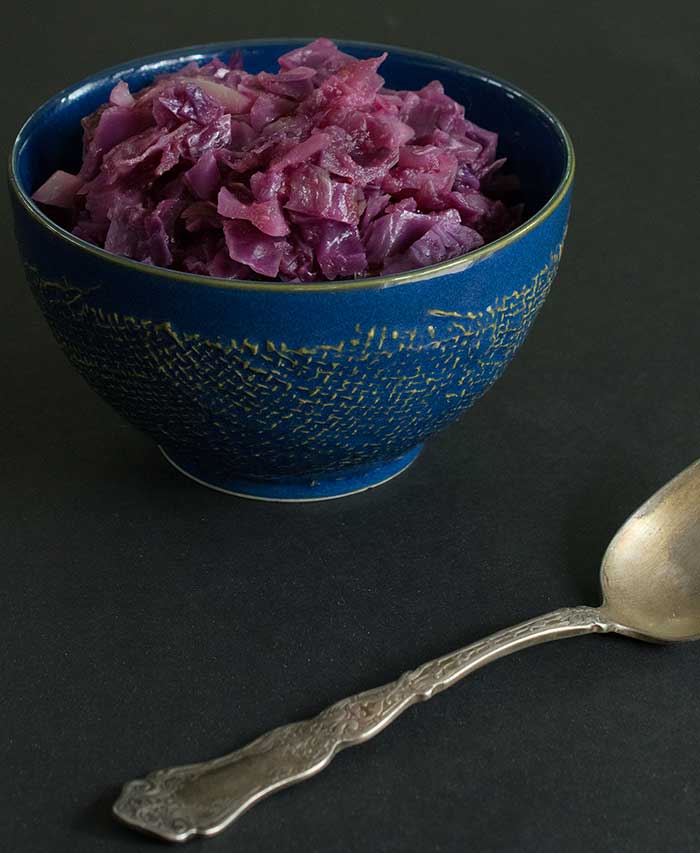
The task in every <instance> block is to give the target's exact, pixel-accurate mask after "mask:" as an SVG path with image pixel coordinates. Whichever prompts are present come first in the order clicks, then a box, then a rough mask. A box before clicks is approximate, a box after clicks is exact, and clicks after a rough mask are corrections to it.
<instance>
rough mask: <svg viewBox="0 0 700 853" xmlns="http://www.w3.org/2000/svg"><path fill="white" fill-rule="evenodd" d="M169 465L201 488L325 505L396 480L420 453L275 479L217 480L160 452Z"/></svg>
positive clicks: (184, 459)
mask: <svg viewBox="0 0 700 853" xmlns="http://www.w3.org/2000/svg"><path fill="white" fill-rule="evenodd" d="M159 449H160V452H161V453H162V454H163V456H164V457H165V458H166V459H167V460H168V462H169V463H170V464H171V465H172V466H173V468H175V469H176V470H177V471H179V472H180V473H181V474H184V475H185V476H186V477H189V478H190V480H194V481H195V482H196V483H199V484H200V485H202V486H207V487H208V488H210V489H215V490H216V491H217V492H224V493H225V494H227V495H235V496H236V497H239V498H251V499H252V500H259V501H281V502H284V501H292V502H300V501H325V500H330V499H331V498H342V497H345V496H346V495H354V494H356V493H357V492H364V491H365V490H366V489H373V488H374V487H375V486H381V485H382V484H383V483H386V482H388V481H389V480H392V479H393V478H394V477H397V476H398V475H399V474H401V473H402V472H403V471H405V470H406V468H408V466H409V465H410V464H411V463H412V462H413V461H414V460H415V459H416V458H417V457H418V454H419V453H420V452H421V450H422V449H423V445H422V444H419V445H417V446H416V447H412V448H411V449H410V450H408V451H407V452H406V453H402V454H401V456H397V457H396V458H395V459H391V460H390V461H389V462H380V463H370V464H364V465H358V466H357V467H355V468H346V469H344V470H343V471H335V472H331V473H329V474H319V475H317V476H315V477H313V478H312V477H310V476H308V475H307V476H303V477H279V478H276V479H264V478H260V479H257V478H255V479H253V478H245V477H221V476H217V473H216V470H215V468H214V467H207V465H206V464H205V463H204V464H203V463H202V462H201V460H196V461H195V460H194V459H192V458H189V457H188V456H186V455H184V454H179V453H178V452H177V451H173V450H167V451H166V450H164V449H163V448H162V447H160V448H159Z"/></svg>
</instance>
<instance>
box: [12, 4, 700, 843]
mask: <svg viewBox="0 0 700 853" xmlns="http://www.w3.org/2000/svg"><path fill="white" fill-rule="evenodd" d="M2 26H3V38H2V42H3V50H2V53H1V56H2V59H1V60H0V62H1V63H2V80H3V83H2V93H3V95H2V107H1V110H0V114H1V121H2V134H1V137H2V144H3V146H4V147H5V148H7V147H8V146H9V143H10V141H11V138H12V136H13V135H14V133H15V131H16V129H17V128H18V126H19V124H20V123H21V121H22V120H23V118H24V117H25V116H26V115H27V114H28V113H29V112H30V111H31V110H32V109H33V108H34V107H36V106H37V105H38V104H39V103H40V102H41V101H43V100H44V99H45V98H47V97H48V96H50V95H51V94H53V93H54V92H55V91H56V90H58V89H59V88H61V87H62V86H64V85H66V84H68V83H71V82H73V81H74V80H76V79H78V78H80V77H83V76H85V75H87V74H89V73H92V72H94V71H96V70H98V69H100V68H102V67H105V66H108V65H112V64H114V63H117V62H120V61H122V60H124V59H127V58H130V57H133V56H139V55H143V54H147V53H150V52H154V51H157V50H161V49H164V48H168V47H175V46H178V45H185V44H191V43H197V42H205V41H214V40H221V39H226V38H228V37H231V38H244V37H255V36H258V37H262V36H283V35H292V34H301V35H305V34H309V35H313V34H328V35H335V36H338V37H342V36H345V37H351V38H358V39H368V40H373V41H385V42H390V43H396V44H403V45H409V46H412V47H416V48H423V49H426V50H429V51H433V52H437V53H442V54H445V55H447V56H451V57H454V58H456V59H460V60H464V61H466V62H468V63H470V64H473V65H476V66H480V67H483V68H486V69H488V70H490V71H492V72H494V73H495V74H497V75H499V76H502V77H505V78H506V79H510V80H512V81H514V82H515V83H517V84H519V85H520V86H522V87H523V88H525V89H526V90H528V91H530V92H532V93H533V94H535V95H536V96H537V97H539V98H540V99H541V100H542V101H544V102H545V103H546V104H547V105H548V106H549V107H551V108H552V109H553V110H554V112H555V113H557V114H558V115H559V117H560V118H561V119H562V120H563V121H564V123H565V124H566V125H567V127H568V129H569V130H570V132H571V134H572V136H573V139H574V143H575V145H576V149H577V154H578V171H577V177H576V186H575V191H574V208H573V216H572V221H571V227H570V229H569V238H568V243H567V247H566V251H565V253H564V259H563V263H562V266H561V271H560V274H559V277H558V279H557V282H556V284H555V286H554V288H553V290H552V293H551V295H550V296H549V299H548V301H547V303H546V304H545V306H544V309H543V310H542V313H541V315H540V317H539V319H538V320H537V322H536V323H535V326H534V328H533V331H532V333H531V335H530V336H529V338H528V340H527V341H526V343H525V344H524V346H523V347H522V350H521V351H520V352H519V353H518V355H517V356H516V358H515V361H514V363H513V364H512V366H511V367H510V368H509V369H508V371H507V373H506V375H505V376H504V377H503V379H501V380H500V381H499V382H498V383H497V384H496V386H495V388H494V389H493V390H492V391H490V392H489V394H488V395H487V396H486V397H485V398H484V399H483V400H482V401H480V402H479V403H478V404H477V405H476V406H475V408H474V409H473V410H472V411H470V412H469V413H467V415H466V416H465V417H463V418H462V420H461V421H460V422H459V423H457V424H456V425H454V426H452V427H451V428H450V429H448V430H447V431H446V432H444V433H443V434H441V435H440V436H438V437H437V438H435V439H434V440H433V441H431V442H430V443H429V445H428V448H427V450H426V451H425V453H424V454H423V455H422V457H421V458H420V460H419V461H418V462H417V463H416V465H414V467H413V468H411V469H410V470H409V471H408V472H407V473H406V474H404V475H403V476H401V477H400V478H398V479H397V480H395V481H394V482H392V483H390V484H388V485H386V486H383V487H382V488H380V489H377V490H375V491H371V492H369V493H365V494H364V495H359V496H355V497H350V498H346V499H343V500H340V501H331V502H327V503H319V504H306V505H274V504H261V503H257V502H249V501H244V500H239V499H236V498H227V497H224V496H222V495H220V494H217V493H215V492H211V491H208V490H206V489H204V488H201V487H199V486H196V485H195V484H193V483H191V482H189V481H187V480H185V479H184V478H181V477H180V476H179V475H178V474H176V473H175V472H174V471H172V470H171V469H170V468H168V467H167V466H166V464H165V463H164V461H163V460H162V458H161V457H160V456H159V454H158V452H157V450H156V448H155V447H154V446H153V445H152V444H151V443H150V442H149V440H147V439H146V438H144V437H143V436H141V435H140V434H139V433H137V432H136V431H135V430H134V429H132V428H131V427H130V426H127V425H126V424H125V423H123V422H122V421H121V420H120V419H119V418H118V417H117V415H115V414H114V413H113V412H112V411H111V409H109V408H108V407H107V406H106V404H104V403H102V402H101V401H100V400H99V399H98V398H97V397H96V396H95V395H94V394H93V393H92V392H91V391H90V390H89V389H88V387H87V386H86V385H85V384H84V383H83V381H82V380H81V379H80V378H79V377H78V376H77V375H76V374H74V373H73V371H72V370H71V369H70V368H69V366H68V364H67V362H66V360H65V359H64V357H63V356H62V354H61V353H60V351H59V349H58V347H57V345H56V344H55V342H54V341H53V339H52V338H51V335H50V333H49V331H48V328H47V326H46V325H45V323H44V320H43V319H42V317H41V316H40V314H39V311H38V309H37V308H36V307H35V305H34V304H33V302H32V300H31V298H30V295H29V293H28V290H27V288H26V286H25V284H24V280H23V276H22V272H21V268H20V263H19V260H18V257H17V253H16V249H15V246H14V244H13V240H12V237H11V236H10V235H11V227H10V221H9V211H8V204H7V199H6V198H2V206H1V210H0V215H1V216H2V228H3V233H4V234H5V239H4V240H2V242H0V253H1V256H0V258H1V261H2V270H3V277H2V288H1V290H0V299H1V300H2V303H1V305H2V308H1V314H0V324H1V325H0V348H1V350H0V363H1V364H2V372H1V375H0V383H1V386H0V398H1V399H2V404H1V405H0V435H1V438H2V441H1V442H0V458H1V460H2V464H1V466H0V472H1V475H2V487H1V489H0V501H1V503H0V551H1V557H0V566H1V571H2V592H1V593H0V626H1V627H0V632H1V636H0V677H1V678H2V688H1V692H0V732H1V734H0V750H1V753H0V850H2V851H8V853H9V851H12V853H15V852H16V851H17V853H25V851H26V853H61V852H62V851H70V853H83V851H90V853H101V851H110V853H112V851H113V853H121V851H125V853H126V851H136V850H139V851H155V850H158V849H166V848H165V846H164V845H163V844H162V843H161V842H157V841H153V840H149V839H147V838H146V837H142V836H139V835H137V834H136V833H133V832H131V831H130V830H128V829H126V828H123V827H121V826H120V825H118V824H117V823H116V822H115V821H113V819H112V818H111V817H110V807H111V804H112V802H113V800H114V798H115V796H116V794H117V792H118V789H119V786H120V785H121V783H122V782H124V781H125V780H127V779H130V778H133V777H135V776H139V775H142V774H143V773H145V772H146V771H148V770H151V769H154V768H157V767H161V766H167V765H169V764H178V763H184V762H189V761H194V760H199V759H203V758H207V757H211V756H215V755H217V754H220V753H222V752H226V751H228V750H230V749H232V748H235V747H237V746H240V745H243V744H244V743H246V742H247V741H248V740H250V739H251V738H253V737H254V736H256V735H258V734H260V733H262V732H264V731H265V730H267V729H269V728H270V727H273V726H276V725H279V724H281V723H284V722H288V721H291V720H294V719H298V718H302V717H305V716H308V715H311V714H314V713H316V712H317V711H319V710H320V709H322V708H323V707H324V706H325V705H326V704H328V703H330V702H332V701H334V700H336V699H339V698H341V697H343V696H345V695H348V694H350V693H353V692H356V691H358V690H361V689H365V688H368V687H372V686H375V685H377V684H381V683H382V682H384V681H388V680H390V679H392V678H394V677H396V676H397V675H398V674H400V673H401V672H402V671H404V670H406V669H408V668H411V667H414V666H416V665H417V664H418V663H420V662H422V661H423V660H425V659H427V658H429V657H431V656H435V655H438V654H441V653H444V652H447V651H449V650H451V649H453V648H455V647H458V646H460V645H463V644H466V643H468V642H471V641H472V640H475V639H477V638H479V637H481V636H483V635H484V634H487V633H490V632H492V631H494V630H496V629H498V628H501V627H504V626H507V625H509V624H512V623H513V622H517V621H520V620H523V619H525V618H528V617H530V616H534V615H536V614H538V613H541V612H544V611H547V610H548V609H552V608H555V607H558V606H562V605H565V604H581V603H592V604H593V603H596V600H597V572H598V564H599V560H600V557H601V554H602V552H603V550H604V548H605V545H606V543H607V541H608V539H609V538H610V537H611V535H612V534H613V533H614V531H615V529H616V528H617V527H618V525H619V524H620V523H621V522H622V521H623V520H624V518H625V517H626V516H627V515H628V514H629V512H631V511H632V510H633V509H634V508H635V507H636V506H637V505H638V504H639V503H641V502H642V501H643V500H644V499H645V498H646V497H647V496H648V495H650V494H651V493H652V492H653V491H654V490H655V489H656V488H657V487H658V486H660V485H661V484H662V483H663V482H665V481H666V480H667V479H668V478H670V477H671V476H672V475H673V474H675V473H676V472H677V471H679V470H680V469H681V468H683V467H684V466H685V465H687V464H688V463H689V462H691V461H692V460H693V459H694V458H695V457H697V456H698V455H700V430H699V427H700V422H699V417H698V416H699V413H700V406H699V405H698V404H699V402H700V401H699V399H698V398H699V390H698V389H699V387H700V383H699V379H700V377H699V375H698V374H699V370H698V365H699V364H700V340H699V334H698V328H699V324H700V300H699V298H698V287H699V281H698V273H697V228H698V165H697V164H698V141H697V140H698V136H699V134H700V123H699V120H698V100H699V96H700V60H699V55H698V49H697V36H698V29H699V27H700V13H699V12H698V11H697V6H694V7H693V6H691V4H690V3H688V4H687V6H683V5H681V4H680V3H679V2H674V1H673V0H671V2H666V3H664V4H658V3H648V4H644V5H642V4H640V3H639V2H634V0H629V2H617V3H609V2H602V0H590V2H587V3H582V4H573V3H572V4H566V3H563V2H561V0H560V2H546V0H535V2H522V3H515V2H510V3H508V2H503V0H489V2H484V3H477V4H470V3H467V2H463V1H462V0H461V1H460V2H458V3H451V4H447V3H444V2H443V3H428V2H425V0H420V2H418V0H403V2H398V0H391V2H383V3H382V2H380V1H379V2H378V0H354V2H353V3H338V4H335V3H332V2H323V3H321V2H319V0H307V2H306V3H305V4H303V5H302V4H299V5H298V6H297V8H294V7H293V5H286V6H283V4H282V3H281V2H278V0H277V2H276V0H254V2H250V3H223V2H221V0H199V1H198V2H196V3H191V2H182V0H168V2H165V0H145V2H136V0H120V2H119V3H112V4H106V3H100V2H99V0H73V2H71V3H55V2H53V0H51V2H48V1H47V0H41V2H39V0H37V2H33V3H16V4H12V6H11V8H8V9H6V11H5V12H4V13H3V23H2ZM699 668H700V645H698V646H693V645H689V646H678V647H663V648H662V647H652V646H644V645H642V644H639V643H635V642H632V641H630V640H624V639H620V638H588V639H579V640H572V641H569V642H567V643H555V644H552V645H548V646H543V647H540V648H539V649H535V650H530V651H526V652H523V653H522V654H520V655H517V656H515V657H511V658H508V659H506V660H503V661H501V662H499V663H497V664H495V665H494V666H491V667H488V668H487V669H484V670H481V671H479V672H478V673H476V674H475V675H473V676H472V677H471V678H469V679H467V681H466V682H464V683H463V684H462V685H460V686H459V687H456V688H454V689H453V690H451V691H449V692H448V693H445V694H443V695H441V696H440V697H438V698H437V699H435V700H434V701H432V702H430V703H428V704H427V705H421V706H418V707H416V708H413V709H411V710H410V711H408V712H407V713H406V714H405V716H404V717H403V718H402V719H401V720H400V721H399V722H398V723H397V724H396V725H395V726H393V727H392V728H391V729H390V730H389V731H387V732H386V733H385V734H383V735H382V736H381V737H379V738H377V739H376V740H374V741H372V742H371V743H369V744H367V745H366V746H364V747H362V748H361V749H355V750H350V751H348V752H346V753H343V755H341V756H340V757H339V758H338V759H337V760H336V761H335V762H334V763H333V765H332V766H331V767H330V768H328V770H326V771H325V772H324V773H323V774H322V775H321V776H320V777H318V778H317V779H315V780H313V781H311V782H307V783H305V784H304V785H302V786H299V787H295V788H293V789H291V790H290V791H286V792H283V793H281V794H278V795H277V796H275V797H273V798H272V799H270V800H268V801H267V802H265V803H263V804H261V805H259V806H257V807H256V808H254V809H253V810H252V811H251V812H250V813H249V814H247V815H246V816H244V817H243V818H242V819H241V820H240V822H239V823H237V824H236V825H235V826H234V827H233V828H231V829H230V830H229V831H228V832H227V833H225V834H224V835H222V836H220V837H219V838H217V839H212V840H210V841H204V842H197V845H199V844H204V845H205V846H206V849H207V850H211V851H212V853H215V851H224V850H226V851H228V850H231V851H233V850H236V851H265V853H267V851H275V853H285V851H309V853H316V851H318V853H330V851H333V853H366V852H367V851H373V852H374V851H376V852H377V853H383V851H387V853H388V851H421V853H422V852H423V851H441V853H448V851H449V853H463V851H478V853H487V851H488V852H489V853H490V851H499V853H500V851H527V853H543V851H552V853H562V851H574V853H576V851H587V853H602V851H613V850H614V851H617V853H624V851H630V853H631V851H634V853H647V851H654V852H655V851H664V853H665V851H672V853H685V851H697V850H698V849H700V808H698V802H699V798H700V763H699V762H698V754H699V751H700V691H698V683H699V680H698V673H699Z"/></svg>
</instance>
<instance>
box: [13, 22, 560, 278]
mask: <svg viewBox="0 0 700 853" xmlns="http://www.w3.org/2000/svg"><path fill="white" fill-rule="evenodd" d="M298 40H299V39H296V38H294V39H292V38H290V39H249V40H244V41H238V42H231V43H230V44H229V43H214V44H210V45H207V44H204V45H194V46H192V47H190V48H182V49H181V50H178V51H167V52H166V53H167V54H172V55H173V56H174V55H175V54H177V53H181V54H182V56H183V58H186V57H188V56H189V55H190V54H191V53H192V52H195V51H198V52H205V51H206V52H209V51H211V50H215V49H225V48H226V47H227V46H230V47H231V48H234V49H235V48H236V47H241V46H245V45H246V44H248V45H255V44H272V43H274V42H276V41H279V42H280V43H282V42H284V43H288V42H292V41H298ZM339 41H340V42H342V44H345V45H352V44H357V45H362V46H363V47H372V48H374V47H376V48H377V49H379V50H392V49H393V50H397V49H398V50H400V51H401V53H402V54H411V55H414V56H417V57H422V58H429V59H431V60H436V59H437V60H438V61H439V62H441V63H448V64H451V65H455V66H457V67H458V68H459V69H461V70H463V71H467V72H470V73H471V74H472V76H478V77H480V78H482V79H483V80H486V81H488V82H489V83H495V84H496V85H499V86H502V87H504V88H505V89H507V90H508V91H512V92H515V93H516V94H518V95H519V96H520V97H522V98H524V99H525V100H526V101H528V102H529V103H530V105H531V106H534V107H535V108H536V109H538V110H539V111H540V112H542V113H544V115H546V116H547V118H548V119H549V120H550V121H551V123H552V124H553V125H554V127H555V128H556V129H557V130H558V131H559V133H560V134H561V137H562V139H563V141H564V145H565V147H566V169H565V171H564V175H563V177H562V179H561V181H560V182H559V186H558V187H557V188H556V190H555V191H554V193H553V194H552V196H551V197H550V199H549V200H548V201H547V202H546V204H544V205H543V207H542V208H540V210H538V211H537V213H535V214H534V215H533V216H531V217H530V218H529V219H528V220H526V221H525V222H523V223H522V224H521V225H519V226H518V227H517V228H515V229H513V231H509V232H508V233H507V234H504V235H503V237H499V238H498V240H494V241H493V242H492V243H487V244H486V245H485V246H481V247H480V248H479V249H474V250H472V251H471V252H468V253H467V254H465V255H459V256H458V257H456V258H450V260H447V261H442V262H441V263H439V264H432V265H431V266H428V267H421V268H420V269H417V270H408V271H407V272H401V273H395V274H393V275H385V276H374V277H370V278H358V279H350V280H348V279H345V280H343V281H317V282H278V281H244V280H238V279H228V278H217V277H215V276H207V275H196V274H194V273H186V272H179V271H178V270H171V269H167V268H166V267H156V266H151V265H150V264H145V263H142V262H141V261H134V260H132V259H131V258H125V257H123V256H122V255H115V254H113V253H112V252H108V251H106V250H105V249H102V248H100V247H99V246H95V245H93V244H92V243H88V242H87V241H86V240H82V239H81V238H80V237H76V236H75V235H74V234H71V232H70V231H66V230H65V228H61V226H60V225H57V224H56V223H55V222H53V220H51V219H50V218H49V217H48V216H47V215H46V214H44V213H43V211H42V210H41V209H40V208H39V207H37V206H36V205H35V204H34V202H33V201H32V199H31V198H30V197H29V196H28V195H27V194H26V193H25V191H24V189H23V188H22V187H21V186H20V185H19V182H18V181H17V178H16V175H15V168H14V164H15V161H16V157H17V151H18V146H19V142H20V139H21V138H22V136H23V134H24V129H25V127H26V126H27V125H28V124H29V122H30V121H32V119H33V118H34V116H35V115H36V114H37V113H38V112H40V111H41V110H42V109H44V108H45V107H46V106H47V105H48V104H50V103H52V102H54V101H56V100H58V99H59V98H60V97H61V95H62V94H63V92H59V93H58V94H57V95H54V96H53V97H52V98H49V100H48V101H46V102H45V103H44V104H42V105H41V106H40V107H38V108H37V109H36V110H35V111H34V112H33V113H32V114H31V116H29V118H28V119H27V121H26V122H25V123H24V124H23V125H22V127H21V129H20V131H19V133H18V134H17V137H16V139H15V141H14V144H13V146H12V150H11V151H10V157H9V161H10V162H9V168H8V172H9V178H10V186H11V187H12V189H13V191H14V193H15V195H16V196H17V198H18V200H19V201H20V203H21V204H22V206H23V207H24V208H25V210H26V211H27V212H28V213H29V214H30V215H31V216H32V217H33V218H34V219H36V220H37V221H38V222H39V223H40V224H41V225H43V226H44V227H45V228H46V229H47V230H48V231H50V232H51V233H52V234H54V235H55V236H56V237H59V238H60V239H62V240H64V241H65V242H67V243H71V244H72V245H74V246H75V247H76V248H78V249H82V250H83V251H86V252H89V253H90V254H92V255H97V257H100V258H102V259H103V260H105V261H107V262H109V263H112V264H115V265H117V266H120V267H124V268H126V269H131V270H134V271H135V272H140V273H145V274H147V275H152V276H158V277H161V278H167V279H171V280H173V281H184V282H188V283H190V284H198V285H204V286H206V287H220V288H228V289H231V290H257V291H266V292H269V293H301V292H307V293H328V292H329V291H348V290H371V289H373V288H377V289H383V288H386V287H396V286H397V285H401V284H409V283H411V282H414V281H421V280H423V279H426V278H434V277H436V276H441V275H449V274H450V273H454V272H457V271H459V270H460V269H465V268H467V267H470V266H472V265H473V264H476V263H478V262H479V261H481V260H483V259H484V258H486V257H488V256H490V255H492V254H494V253H495V252H498V251H499V250H500V249H503V248H505V247H506V246H509V245H510V244H511V243H515V242H516V241H517V240H519V239H520V238H521V237H524V236H525V235H526V234H528V233H529V232H530V231H533V230H534V229H535V228H537V226H538V225H540V224H541V223H542V222H544V221H545V220H546V219H548V218H549V217H550V216H551V215H552V214H553V213H554V211H555V210H556V209H557V207H558V206H559V204H560V203H561V202H562V200H563V199H564V197H565V196H566V194H567V192H568V190H569V187H570V186H571V183H572V181H573V178H574V171H575V167H576V158H575V155H574V146H573V143H572V141H571V137H570V136H569V134H568V132H567V130H566V128H565V127H564V125H563V124H562V123H561V121H559V119H558V118H557V117H556V116H555V115H554V113H552V112H551V111H550V110H549V109H547V107H545V106H544V104H542V103H540V101H538V100H537V99H536V98H534V97H533V96H532V95H530V94H529V93H527V92H525V91H524V90H522V89H520V88H519V87H517V86H514V85H513V84H512V83H507V82H506V81H503V80H500V79H499V78H498V77H494V76H492V75H491V74H488V73H486V72H485V71H481V70H480V69H478V68H473V67H472V66H469V65H464V64H463V63H461V62H457V61H456V60H452V59H446V58H445V57H441V56H437V55H436V54H431V53H426V52H424V51H419V50H412V49H410V48H403V47H398V48H397V46H395V45H393V46H392V45H384V44H377V43H374V42H353V41H351V40H347V39H340V40H339ZM162 56H163V54H154V55H153V56H147V57H143V58H142V59H140V60H135V63H139V65H141V66H143V65H147V64H148V61H149V59H150V60H152V59H156V58H157V57H161V58H162ZM120 67H122V66H114V67H113V68H108V69H105V70H104V71H102V72H98V73H97V74H95V75H93V77H105V78H106V77H107V76H108V75H109V74H110V72H112V71H116V70H117V69H118V68H120ZM134 67H136V64H135V65H134ZM125 70H126V69H125ZM93 77H90V78H86V79H85V80H83V81H81V82H79V83H76V84H74V85H73V86H70V87H68V88H69V89H70V90H74V89H78V88H80V86H81V85H84V84H85V83H86V82H87V81H88V80H91V79H93ZM63 91H64V92H65V91H66V90H63Z"/></svg>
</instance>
